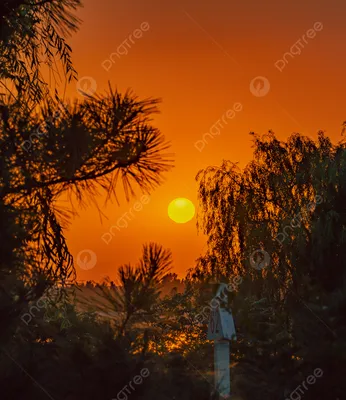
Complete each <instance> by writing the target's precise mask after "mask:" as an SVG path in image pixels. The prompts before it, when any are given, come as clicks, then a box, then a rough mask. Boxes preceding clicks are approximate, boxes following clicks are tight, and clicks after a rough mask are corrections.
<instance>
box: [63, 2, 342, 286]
mask: <svg viewBox="0 0 346 400" xmlns="http://www.w3.org/2000/svg"><path fill="white" fill-rule="evenodd" d="M345 11H346V4H345V2H344V1H341V0H332V1H328V2H327V1H325V0H323V1H318V2H316V1H312V0H308V1H307V0H305V1H304V2H303V1H301V0H300V1H293V2H292V1H290V2H288V1H287V2H277V1H263V2H258V1H257V0H251V1H250V0H243V1H241V2H230V1H228V0H213V1H204V2H203V1H202V2H201V1H196V0H174V1H171V2H169V1H162V0H160V1H159V0H145V1H143V0H132V1H119V0H98V1H95V0H84V8H83V9H80V10H78V14H77V15H78V16H79V17H80V18H81V19H82V20H83V23H82V25H81V27H80V31H79V32H78V33H77V34H75V35H74V36H73V37H72V38H70V39H69V40H68V43H70V44H71V46H72V49H73V61H74V65H75V68H76V69H77V71H78V72H79V78H80V79H82V78H83V77H90V78H91V80H90V78H88V79H89V81H90V82H92V83H91V85H92V84H95V85H96V93H104V92H105V90H106V89H107V86H108V81H109V80H110V81H111V84H112V86H113V87H117V88H118V89H119V90H120V91H122V92H125V91H126V89H128V88H131V89H132V90H133V92H134V93H135V94H136V95H138V96H139V98H141V99H143V98H147V97H156V98H161V99H162V103H161V105H160V111H161V114H159V115H157V116H155V119H154V124H155V126H157V127H158V128H159V129H160V130H161V131H162V133H163V134H164V135H165V137H166V139H167V140H168V141H170V142H171V149H170V151H171V152H172V153H174V160H175V162H174V164H175V167H174V169H173V170H172V171H171V172H170V173H167V174H166V176H165V177H166V182H165V183H164V184H163V185H162V186H161V187H160V188H158V189H157V190H155V191H154V192H153V193H152V194H151V196H150V197H149V198H148V200H147V204H144V205H143V209H142V210H141V211H134V215H135V217H134V218H133V220H131V221H129V222H128V227H127V228H122V229H120V230H119V231H116V230H115V231H114V232H115V235H114V237H113V238H112V240H111V241H110V242H109V243H108V244H106V243H105V242H104V241H103V240H102V235H104V234H105V233H106V232H109V229H110V227H111V226H112V225H115V224H116V222H117V220H118V219H119V218H120V217H121V215H122V214H124V213H125V212H127V211H129V210H130V208H131V207H133V206H134V204H135V203H136V202H138V201H139V199H140V197H141V193H140V192H139V191H138V199H131V200H130V202H129V203H127V202H126V201H125V199H124V197H123V196H122V195H121V192H122V187H121V186H119V193H120V201H121V204H120V206H118V205H117V204H116V202H114V203H113V204H111V203H110V204H108V206H107V207H106V208H103V212H104V214H105V216H106V217H107V218H108V219H106V218H102V220H101V219H100V215H99V212H98V211H97V209H96V207H94V206H90V207H88V208H87V209H85V210H81V211H80V212H79V216H78V217H76V218H75V219H74V220H73V221H72V223H71V226H70V227H69V230H68V231H67V232H66V234H67V239H68V244H69V246H70V250H71V252H72V254H73V256H74V257H76V256H77V255H78V253H80V252H81V251H83V250H85V249H88V250H91V251H93V252H94V253H95V254H96V257H97V262H96V264H95V266H94V267H93V268H91V269H89V270H84V269H82V268H80V267H79V266H78V265H77V264H76V270H77V274H78V279H80V280H89V279H94V280H99V279H102V277H103V276H104V275H110V277H114V275H115V271H116V269H117V267H118V266H120V265H121V264H124V263H128V262H131V263H134V262H136V261H137V259H138V258H139V256H140V254H141V248H142V245H143V244H144V243H146V242H148V241H154V242H157V243H160V244H162V245H163V246H164V247H166V248H170V249H171V250H172V253H173V259H174V271H175V272H176V273H177V274H178V275H179V276H181V277H182V276H184V274H185V273H186V271H187V270H188V268H190V267H192V266H193V265H194V261H195V259H196V258H197V257H198V256H199V255H200V254H202V253H203V252H204V251H205V238H204V237H203V235H202V234H201V233H200V234H199V235H197V230H196V219H195V218H194V219H193V220H192V221H190V222H188V223H186V224H177V223H175V222H173V221H172V220H170V219H169V217H168V215H167V207H168V204H169V203H170V202H171V201H172V200H173V199H175V198H177V197H186V198H189V199H190V200H192V201H193V202H194V204H195V205H196V207H197V186H196V183H195V176H196V174H197V172H198V171H199V170H200V169H203V168H205V167H207V166H209V165H220V164H221V162H222V160H223V159H229V160H231V161H233V162H239V165H240V167H244V166H245V165H246V163H247V162H248V161H250V160H251V158H252V149H251V137H250V135H249V132H250V131H254V132H257V133H266V132H267V131H268V130H269V129H271V130H273V131H274V132H275V133H276V134H277V136H278V137H279V138H280V139H285V138H287V137H288V136H289V135H290V134H291V133H293V132H300V133H302V134H304V135H307V136H309V137H311V138H316V137H317V131H318V130H325V131H326V133H327V135H329V136H330V137H331V138H332V139H333V140H334V141H338V140H340V139H341V136H340V134H341V124H342V122H343V121H344V120H346V109H345V107H344V104H345V103H344V99H343V97H344V92H345V84H346V77H345V49H344V47H345V43H346V31H345V29H344V24H345V22H344V15H345ZM143 23H147V24H148V29H146V30H145V31H142V34H141V35H140V36H141V37H139V38H138V39H132V41H133V43H132V44H130V47H127V50H126V52H127V54H123V55H119V57H117V56H116V55H115V54H114V55H113V60H114V63H111V66H110V67H109V68H107V69H108V71H106V69H105V68H104V67H103V66H102V64H103V63H104V62H105V60H107V59H110V55H111V54H112V53H116V52H117V49H118V48H119V46H121V44H122V43H123V42H124V41H125V40H126V39H128V38H129V36H130V35H132V37H134V36H133V35H134V34H133V33H134V31H136V30H137V29H141V26H143V25H142V24H143ZM316 23H320V24H317V25H315V24H316ZM145 26H147V25H145ZM314 26H315V27H316V29H314ZM311 30H313V31H311ZM137 32H138V31H137ZM307 32H308V33H307ZM303 36H304V37H303ZM298 41H300V42H299V43H300V44H301V45H297V46H295V47H293V46H294V45H295V44H296V43H297V42H298ZM129 43H130V42H129ZM292 47H293V50H292ZM290 51H292V52H291V56H287V55H286V61H287V62H286V63H285V62H281V64H280V63H279V65H281V68H277V67H276V66H275V63H276V62H277V61H278V60H280V59H283V56H284V54H285V53H287V52H290ZM123 53H124V52H123ZM299 53H300V54H299ZM283 64H284V66H283ZM108 65H109V64H108ZM280 69H281V71H280ZM256 77H264V78H265V79H266V80H267V81H263V80H262V81H261V80H259V79H255V78H256ZM254 79H255V80H254ZM253 80H254V81H253ZM252 81H253V88H254V89H253V90H252V91H251V90H250V84H251V82H252ZM80 82H82V80H81V81H80ZM84 82H85V78H84ZM261 82H262V83H261ZM267 82H269V84H270V86H268V84H267ZM258 85H259V88H260V89H261V88H262V92H261V91H260V92H258V91H256V90H257V88H258ZM268 89H269V91H268ZM266 91H267V93H265V92H266ZM253 92H254V93H253ZM258 94H264V95H262V96H258ZM67 97H69V98H70V99H73V98H79V99H82V96H81V95H80V94H79V93H78V91H77V87H76V85H75V84H74V85H71V86H70V87H69V88H68V90H67ZM235 105H236V106H235ZM234 107H235V108H236V109H237V110H238V111H235V112H234V114H231V111H230V110H232V109H234ZM227 111H228V113H229V114H228V115H232V118H227V117H225V116H226V112H227ZM222 117H224V121H226V124H224V123H223V127H222V128H221V129H220V134H219V135H216V136H213V137H212V138H210V137H208V136H205V138H206V139H207V141H208V143H207V144H205V146H204V148H203V149H201V151H199V150H198V149H197V148H196V147H195V143H196V142H197V141H199V140H202V138H203V135H204V134H206V133H208V132H209V131H210V129H211V127H212V126H213V125H214V124H215V123H217V121H218V120H221V119H222ZM103 201H104V199H103V198H101V197H100V199H99V205H100V206H102V205H103Z"/></svg>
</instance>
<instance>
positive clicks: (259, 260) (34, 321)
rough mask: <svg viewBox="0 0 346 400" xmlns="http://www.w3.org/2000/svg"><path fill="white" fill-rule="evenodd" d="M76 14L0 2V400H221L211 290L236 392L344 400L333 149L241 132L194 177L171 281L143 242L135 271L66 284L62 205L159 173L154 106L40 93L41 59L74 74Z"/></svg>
mask: <svg viewBox="0 0 346 400" xmlns="http://www.w3.org/2000/svg"><path fill="white" fill-rule="evenodd" d="M78 6H80V1H79V0H47V1H39V0H32V1H22V0H12V1H10V0H9V1H6V2H5V3H2V4H1V5H0V21H1V37H0V51H1V58H2V61H1V66H0V82H1V87H2V93H1V94H2V100H1V105H0V106H1V108H0V148H1V150H0V221H1V230H0V321H1V334H0V350H1V351H0V385H1V389H2V390H1V398H3V399H23V398H25V399H28V400H30V399H35V400H38V399H48V398H50V399H54V400H58V399H68V400H72V399H83V400H89V399H90V400H92V399H105V400H110V399H113V398H117V399H119V400H121V399H125V400H126V399H127V398H132V399H142V400H145V399H160V400H166V399H167V400H168V399H180V400H189V399H200V400H203V399H205V400H207V399H210V398H211V396H214V397H217V393H215V391H214V388H213V376H212V374H211V371H212V369H213V347H212V343H211V342H210V341H207V340H206V334H205V333H206V327H207V320H208V310H209V309H210V308H209V306H210V301H211V299H212V296H213V293H212V291H211V288H212V287H214V286H215V282H226V283H230V282H231V284H232V290H230V293H229V304H228V305H229V307H230V308H231V309H232V311H233V314H234V316H235V320H236V327H237V337H238V340H237V341H236V342H232V345H231V360H232V364H231V377H232V391H233V393H234V399H243V400H250V399H251V400H260V399H261V400H262V399H264V398H265V399H267V400H277V399H284V398H291V399H300V398H301V397H304V399H307V400H308V399H316V398H318V399H337V398H339V399H340V400H341V399H343V398H345V397H344V396H345V395H344V393H346V384H345V382H344V381H343V380H342V376H343V375H345V373H346V344H345V343H346V342H345V340H344V337H345V334H346V320H345V316H346V286H345V284H346V282H345V270H346V269H345V261H344V259H345V256H346V254H345V252H346V246H345V241H346V212H345V199H346V150H345V144H344V142H343V141H341V142H340V143H338V144H336V145H334V144H332V143H331V141H330V140H329V139H328V138H327V137H326V136H325V135H324V134H323V133H322V132H320V133H319V136H318V139H317V140H316V141H313V140H311V139H309V138H307V137H304V136H301V135H299V134H294V135H292V136H291V137H290V138H289V139H288V140H287V141H285V142H282V141H279V140H278V139H277V138H276V137H275V135H274V134H273V133H271V132H269V134H268V135H267V136H265V137H263V138H262V137H260V136H258V135H255V134H253V144H254V160H253V161H252V162H250V163H249V164H248V165H247V167H246V168H245V169H244V170H240V169H239V168H238V167H237V166H236V165H235V164H234V163H232V162H230V161H225V162H223V164H222V165H221V166H220V167H210V168H207V169H206V170H204V171H201V172H200V173H199V174H198V176H197V180H198V182H199V197H200V205H201V210H202V211H201V215H200V216H199V228H200V229H202V230H203V232H204V233H205V234H206V235H207V237H208V248H207V251H206V254H204V255H202V256H201V257H200V258H199V259H198V260H197V262H196V266H195V267H194V268H192V269H191V270H190V271H189V273H188V274H187V276H186V278H185V279H184V280H183V281H180V280H179V279H177V276H176V275H174V274H172V273H171V268H172V267H173V263H172V257H171V253H170V251H169V250H167V249H163V248H162V247H161V246H160V245H158V244H155V243H149V244H146V245H144V246H143V254H142V257H141V258H140V260H139V261H138V263H137V264H136V265H123V266H120V267H119V266H118V265H114V269H115V270H116V271H117V279H116V280H115V281H114V282H113V281H110V280H106V281H105V282H104V283H95V282H88V283H87V284H86V285H80V284H78V283H77V282H76V280H75V269H74V264H73V258H72V256H71V254H70V252H69V249H68V245H67V243H66V240H65V238H64V232H65V229H66V226H67V222H68V220H69V218H70V217H71V215H73V213H74V210H75V208H73V207H72V205H71V209H70V210H67V211H66V210H61V209H60V208H59V206H58V199H59V197H60V196H61V195H65V194H68V195H69V196H70V197H71V198H74V199H76V200H77V201H78V202H79V203H80V204H83V203H85V202H86V201H92V202H94V201H96V199H97V195H98V189H100V190H101V191H106V193H107V195H108V198H111V197H112V196H113V197H114V196H116V193H117V191H118V190H119V187H118V185H117V183H118V180H119V178H120V179H121V181H122V182H123V187H124V190H125V193H126V195H127V198H130V197H131V196H133V195H134V191H133V187H134V186H136V187H137V189H141V190H143V191H144V192H148V191H150V190H153V189H155V187H157V185H159V184H160V182H161V178H162V174H163V173H165V172H166V171H168V170H169V169H170V167H171V159H170V158H169V156H168V155H167V154H165V153H164V152H165V151H166V149H167V147H168V145H167V143H166V142H165V141H164V137H163V136H162V134H161V132H160V131H158V130H157V129H156V128H155V127H154V126H153V125H152V121H151V115H152V113H153V112H156V111H157V103H158V102H157V100H153V99H147V100H139V99H137V98H136V97H135V96H134V95H133V94H131V93H130V92H128V93H125V94H124V95H123V94H121V93H118V92H117V91H113V90H112V89H111V86H110V90H109V93H107V94H106V95H104V96H96V97H91V96H89V97H88V98H87V99H86V100H85V101H84V102H83V103H76V104H74V105H73V106H72V105H71V104H66V103H65V102H63V101H62V100H61V99H60V97H59V93H58V91H55V92H54V93H53V94H52V95H51V93H50V86H49V84H48V83H47V82H46V81H45V79H44V75H43V74H42V73H41V68H42V66H43V64H44V62H46V66H47V67H48V68H51V66H52V64H51V61H52V59H53V58H58V59H61V61H62V67H63V71H64V74H65V77H66V79H67V81H73V80H74V79H76V76H77V75H76V71H74V69H73V66H72V61H71V48H70V47H69V46H68V44H67V43H66V42H65V36H66V35H67V34H68V33H69V32H73V31H74V30H76V29H77V26H78V24H79V21H78V19H77V18H76V17H75V16H74V15H73V11H74V10H75V9H76V8H77V7H78ZM42 53H45V54H46V58H45V61H43V59H42V58H41V55H42ZM268 260H269V261H268ZM237 278H238V279H237ZM68 282H72V284H71V285H69V286H68V285H67V283H68ZM213 284H214V285H213ZM86 291H87V295H86ZM205 310H207V311H205ZM314 371H322V374H321V373H320V372H318V373H316V375H315V376H317V378H316V379H315V382H313V383H311V382H312V380H311V379H310V380H309V379H308V377H309V376H311V375H312V373H313V372H314ZM306 381H307V382H308V383H306ZM310 381H311V382H310ZM306 385H308V386H306ZM297 388H298V389H297ZM299 388H300V389H299ZM306 388H307V389H306ZM212 392H214V393H213V394H211V393H212Z"/></svg>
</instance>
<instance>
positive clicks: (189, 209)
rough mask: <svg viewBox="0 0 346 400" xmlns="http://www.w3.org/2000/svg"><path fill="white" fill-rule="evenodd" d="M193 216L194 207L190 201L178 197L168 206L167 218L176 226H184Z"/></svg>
mask: <svg viewBox="0 0 346 400" xmlns="http://www.w3.org/2000/svg"><path fill="white" fill-rule="evenodd" d="M194 215H195V206H194V205H193V203H192V201H190V200H189V199H185V198H183V197H179V198H178V199H174V200H173V201H171V202H170V203H169V205H168V216H169V218H170V219H171V220H173V221H174V222H176V223H177V224H185V223H186V222H188V221H190V220H191V219H192V218H193V217H194Z"/></svg>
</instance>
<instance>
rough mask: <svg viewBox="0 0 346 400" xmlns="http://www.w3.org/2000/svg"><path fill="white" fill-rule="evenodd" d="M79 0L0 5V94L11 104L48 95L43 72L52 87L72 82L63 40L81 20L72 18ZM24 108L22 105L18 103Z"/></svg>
mask: <svg viewBox="0 0 346 400" xmlns="http://www.w3.org/2000/svg"><path fill="white" fill-rule="evenodd" d="M81 5H82V3H81V1H80V0H44V1H42V0H27V1H25V0H4V1H2V2H1V4H0V57H1V63H0V80H1V81H0V83H1V85H0V86H1V88H0V93H1V94H2V95H3V96H4V95H9V96H10V98H11V101H12V102H15V101H17V100H18V98H17V96H20V95H24V94H25V95H26V96H27V97H29V98H30V99H31V100H33V101H34V103H37V102H40V101H42V100H43V99H44V98H45V97H46V96H47V95H49V91H50V90H49V82H47V80H46V79H45V77H44V75H43V68H42V67H45V68H47V70H48V72H49V76H50V77H53V79H54V81H55V83H57V82H58V81H59V80H61V76H60V74H59V72H58V69H59V67H60V66H61V67H62V68H63V73H64V75H65V78H66V80H67V82H71V81H72V80H74V79H76V77H77V72H76V70H75V69H74V67H73V64H72V49H71V47H70V46H69V45H68V44H67V43H66V37H67V36H70V34H71V33H73V32H76V31H77V29H78V27H79V25H80V22H81V20H80V19H79V18H77V17H76V16H75V15H74V12H75V11H76V9H77V8H79V7H81ZM21 106H22V107H26V106H27V104H26V103H23V102H22V103H21Z"/></svg>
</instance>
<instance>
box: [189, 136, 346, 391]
mask: <svg viewBox="0 0 346 400" xmlns="http://www.w3.org/2000/svg"><path fill="white" fill-rule="evenodd" d="M252 135H253V138H254V139H253V143H254V157H253V160H252V161H251V162H250V163H249V164H248V165H247V166H246V167H245V168H244V169H243V170H241V169H240V168H238V166H237V165H236V164H234V163H232V162H230V161H224V162H223V163H222V165H221V166H220V167H208V168H206V169H205V170H203V171H200V172H199V174H198V175H197V178H196V179H197V180H198V182H199V185H200V187H199V198H200V205H201V213H200V216H199V222H198V226H199V229H202V230H203V232H204V233H205V234H206V235H207V236H208V250H207V252H206V254H205V255H204V256H202V257H201V258H200V259H199V263H198V266H197V267H196V268H195V269H194V271H193V272H192V276H193V277H195V278H196V277H197V278H200V279H202V278H203V279H206V277H212V278H214V279H215V278H217V280H219V281H222V280H224V281H229V279H230V277H231V276H232V275H237V274H238V275H241V276H242V278H243V280H242V282H243V283H242V284H241V285H239V287H238V289H237V290H236V291H235V292H233V294H232V295H231V296H230V299H231V300H230V302H231V305H232V309H233V310H235V315H236V316H237V317H238V327H239V333H240V335H239V337H240V338H241V340H240V343H239V345H238V346H239V347H238V350H239V352H240V353H238V356H239V354H242V355H241V356H240V358H238V359H239V360H242V362H240V364H239V368H241V367H244V365H245V366H246V367H244V370H245V371H246V373H247V374H248V375H250V376H256V377H257V381H256V380H255V381H256V382H251V384H250V385H246V384H245V383H244V384H243V394H244V392H246V391H248V392H249V387H251V388H252V389H251V390H252V392H251V390H250V392H251V393H247V396H249V398H257V397H253V395H254V393H256V395H258V396H259V397H258V398H263V396H267V397H266V398H271V396H272V397H273V398H277V396H287V395H289V390H290V389H289V388H292V389H294V387H295V386H294V384H295V383H297V384H298V383H299V379H300V382H301V377H302V376H304V374H308V370H309V368H312V367H313V366H314V365H315V368H316V367H317V366H319V367H320V368H322V369H323V367H322V365H323V366H324V368H325V373H326V376H327V375H328V377H326V379H325V380H324V383H319V385H320V386H318V385H317V384H316V388H315V389H314V390H310V392H309V394H304V396H313V394H314V393H315V395H316V394H317V393H319V394H320V393H321V390H322V392H323V393H327V392H328V393H329V396H330V395H331V393H333V395H335V396H337V395H339V396H340V395H341V393H342V390H343V389H341V386H342V384H341V374H342V373H341V372H340V371H341V369H342V368H343V367H342V365H344V364H345V360H344V359H343V357H344V356H342V354H345V345H344V344H343V339H342V337H343V336H344V334H345V333H346V322H345V319H344V316H343V315H344V312H345V310H346V284H345V274H346V264H345V259H346V247H345V242H346V213H345V199H346V151H345V143H344V141H341V142H339V143H338V144H336V145H333V144H332V143H331V141H330V139H329V138H328V137H326V136H325V135H324V133H323V132H319V134H318V139H317V140H316V141H314V140H312V139H310V138H308V137H304V136H302V135H300V134H293V135H292V136H291V137H290V138H289V139H288V140H287V141H285V142H283V141H279V140H278V139H277V138H276V137H275V135H274V134H273V133H272V132H269V134H268V135H266V136H264V137H260V136H258V135H255V134H252ZM256 258H258V260H257V261H256ZM234 356H235V355H234ZM235 357H236V356H235ZM273 360H275V362H276V367H277V368H276V369H273V368H272V365H273V364H272V363H273V362H274V361H273ZM333 368H336V369H338V371H339V372H338V373H337V374H334V375H333V373H332V370H333ZM280 371H281V372H280ZM243 372H244V371H243ZM244 373H245V372H244ZM283 374H285V375H283ZM270 381H272V382H273V381H274V382H275V384H274V385H273V384H270V385H269V382H270ZM336 381H338V385H339V386H340V385H341V386H340V388H338V389H336V387H335V382H336ZM252 383H253V385H254V386H252ZM296 386H297V385H296ZM246 387H247V389H246ZM315 390H317V391H316V392H315ZM318 390H320V392H318ZM261 396H262V397H261ZM246 398H247V397H246ZM309 398H310V397H309ZM321 398H322V397H321ZM323 398H327V397H323ZM328 398H330V397H328Z"/></svg>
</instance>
